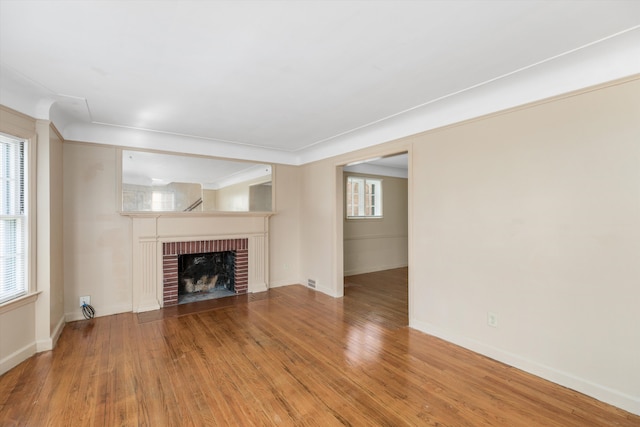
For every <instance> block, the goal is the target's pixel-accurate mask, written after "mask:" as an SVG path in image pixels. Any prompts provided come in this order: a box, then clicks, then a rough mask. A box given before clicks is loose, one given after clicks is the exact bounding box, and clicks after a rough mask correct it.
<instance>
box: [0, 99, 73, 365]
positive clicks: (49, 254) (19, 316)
mask: <svg viewBox="0 0 640 427" xmlns="http://www.w3.org/2000/svg"><path fill="white" fill-rule="evenodd" d="M0 131H1V132H3V133H7V134H10V135H14V136H17V137H20V138H25V139H30V144H29V150H30V154H29V168H30V173H29V181H30V184H29V191H30V198H29V211H28V212H29V214H30V217H31V219H32V221H31V229H30V233H31V235H30V238H29V244H30V254H29V262H30V273H29V276H30V277H29V281H30V290H31V292H34V293H33V294H31V295H30V296H28V297H26V298H22V299H18V300H16V301H11V302H9V303H6V304H3V305H2V306H0V374H1V373H3V372H5V371H6V370H8V369H10V368H11V367H13V366H15V365H16V364H18V363H20V362H21V361H23V360H24V359H26V358H27V357H29V356H31V355H32V354H34V353H35V352H36V351H44V350H50V349H51V348H53V347H54V346H55V344H56V341H57V339H58V337H59V335H60V333H61V332H62V329H63V327H64V313H63V299H64V275H63V251H62V239H63V232H62V217H63V204H62V200H61V199H62V192H63V187H62V179H61V177H62V166H63V165H62V141H61V139H60V137H59V136H58V134H57V132H56V130H55V128H54V127H53V126H52V125H51V123H50V122H49V121H45V120H38V121H36V120H33V119H31V118H28V117H26V116H24V115H22V114H19V113H16V112H14V111H12V110H10V109H6V108H4V107H0ZM36 141H37V142H36ZM35 292H38V294H36V293H35Z"/></svg>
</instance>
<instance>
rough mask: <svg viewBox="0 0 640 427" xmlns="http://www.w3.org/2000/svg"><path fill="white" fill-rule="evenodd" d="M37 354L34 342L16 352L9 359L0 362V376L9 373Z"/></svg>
mask: <svg viewBox="0 0 640 427" xmlns="http://www.w3.org/2000/svg"><path fill="white" fill-rule="evenodd" d="M34 354H36V343H35V342H32V343H31V344H28V345H26V346H24V347H22V348H21V349H19V350H17V351H14V352H13V353H11V354H10V355H8V356H7V357H5V358H3V359H2V360H0V375H2V374H4V373H5V372H8V371H9V370H11V369H13V368H15V367H16V366H18V365H19V364H20V363H22V362H24V361H25V360H27V359H28V358H30V357H31V356H33V355H34Z"/></svg>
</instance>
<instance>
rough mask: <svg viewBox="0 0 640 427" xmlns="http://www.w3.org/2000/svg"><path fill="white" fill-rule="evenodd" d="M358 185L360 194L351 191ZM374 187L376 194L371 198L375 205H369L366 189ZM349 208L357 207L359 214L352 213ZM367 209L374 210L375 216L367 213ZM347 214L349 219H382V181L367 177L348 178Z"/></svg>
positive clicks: (346, 191) (350, 176)
mask: <svg viewBox="0 0 640 427" xmlns="http://www.w3.org/2000/svg"><path fill="white" fill-rule="evenodd" d="M354 183H355V184H358V192H357V194H356V192H353V191H350V188H353V186H354ZM370 184H371V185H373V187H372V188H373V189H374V192H373V194H370V195H369V197H370V198H371V199H372V200H373V203H367V197H368V195H367V192H366V188H367V186H368V185H370ZM349 206H357V212H350V209H349ZM367 207H370V208H371V209H373V214H371V213H368V212H367ZM345 212H346V218H347V219H363V218H369V219H380V218H382V217H383V198H382V179H381V178H373V177H365V176H355V175H349V176H347V180H346V182H345Z"/></svg>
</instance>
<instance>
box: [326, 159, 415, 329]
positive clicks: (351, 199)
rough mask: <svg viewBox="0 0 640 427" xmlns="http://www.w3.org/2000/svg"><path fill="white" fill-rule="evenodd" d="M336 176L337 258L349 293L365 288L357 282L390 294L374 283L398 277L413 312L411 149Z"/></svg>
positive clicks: (354, 166) (397, 286) (352, 166)
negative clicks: (339, 233)
mask: <svg viewBox="0 0 640 427" xmlns="http://www.w3.org/2000/svg"><path fill="white" fill-rule="evenodd" d="M336 179H337V181H338V186H339V187H340V188H338V196H337V199H338V200H339V203H338V205H339V209H338V211H339V218H338V223H339V225H340V226H341V228H342V247H341V249H342V250H341V251H340V250H339V251H337V252H338V253H339V254H340V256H341V259H339V260H337V262H338V263H339V265H342V267H343V269H342V276H343V277H342V278H341V280H342V283H343V286H344V288H343V294H344V295H345V296H348V295H349V293H350V291H351V294H352V295H355V294H357V293H358V292H361V291H362V289H356V288H355V287H356V286H357V287H363V286H365V287H366V286H370V287H371V291H372V292H377V294H378V295H380V296H384V294H385V293H384V291H382V292H381V288H380V286H379V285H376V287H375V290H374V286H373V285H372V283H376V281H377V280H378V279H377V278H385V277H386V278H387V279H391V278H393V279H391V280H394V281H399V283H394V284H391V283H389V289H392V288H393V289H394V291H393V294H394V295H398V292H400V294H403V293H404V295H405V296H406V299H405V302H404V303H403V304H404V311H405V312H408V305H409V303H408V271H409V249H408V248H409V232H408V230H409V154H408V153H406V152H404V153H397V154H392V155H388V156H383V157H377V158H374V159H366V160H363V161H359V162H354V163H351V164H348V165H345V166H342V167H339V168H338V174H337V176H336ZM367 283H368V285H367ZM350 288H351V289H350ZM396 304H397V301H396ZM406 321H407V323H408V318H407V319H406Z"/></svg>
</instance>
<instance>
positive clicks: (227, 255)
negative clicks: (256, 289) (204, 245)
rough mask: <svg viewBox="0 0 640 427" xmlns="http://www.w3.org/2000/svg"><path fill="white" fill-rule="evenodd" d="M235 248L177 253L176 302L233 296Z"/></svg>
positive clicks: (182, 302)
mask: <svg viewBox="0 0 640 427" xmlns="http://www.w3.org/2000/svg"><path fill="white" fill-rule="evenodd" d="M235 258H236V254H235V251H225V252H210V253H199V254H184V255H179V256H178V304H184V303H187V302H194V301H201V300H205V299H211V298H221V297H226V296H231V295H235V294H236V292H235V280H234V271H235Z"/></svg>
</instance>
